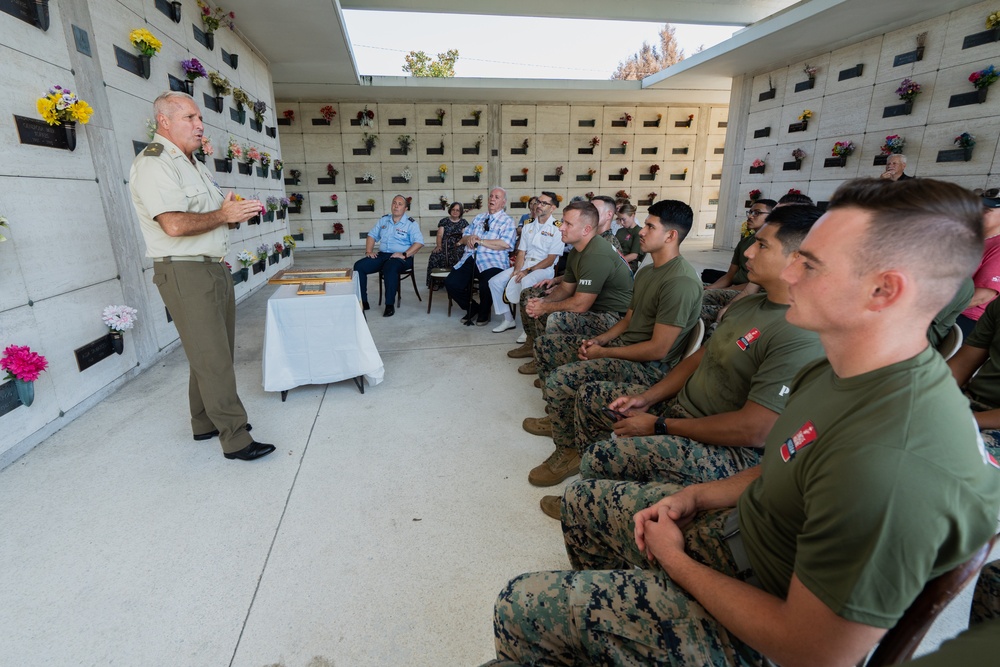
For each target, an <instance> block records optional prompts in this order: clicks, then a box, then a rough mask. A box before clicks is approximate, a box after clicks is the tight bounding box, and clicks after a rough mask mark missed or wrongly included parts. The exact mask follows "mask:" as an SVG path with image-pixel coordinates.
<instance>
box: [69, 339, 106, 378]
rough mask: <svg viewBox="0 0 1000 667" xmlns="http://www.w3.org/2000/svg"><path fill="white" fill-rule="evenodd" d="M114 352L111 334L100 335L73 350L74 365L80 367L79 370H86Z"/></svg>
mask: <svg viewBox="0 0 1000 667" xmlns="http://www.w3.org/2000/svg"><path fill="white" fill-rule="evenodd" d="M114 353H115V349H114V348H113V347H112V346H111V334H107V335H105V336H101V337H100V338H98V339H97V340H94V341H91V342H89V343H87V344H86V345H84V346H82V347H78V348H76V349H75V350H73V354H74V355H76V365H77V367H78V368H79V369H80V372H83V371H85V370H87V369H88V368H90V367H91V366H93V365H94V364H96V363H97V362H99V361H101V360H103V359H107V358H108V357H110V356H111V355H112V354H114Z"/></svg>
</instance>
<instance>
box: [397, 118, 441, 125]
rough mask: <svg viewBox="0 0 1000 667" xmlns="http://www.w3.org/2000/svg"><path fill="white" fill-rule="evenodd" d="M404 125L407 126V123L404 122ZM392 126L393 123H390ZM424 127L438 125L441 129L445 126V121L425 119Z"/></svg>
mask: <svg viewBox="0 0 1000 667" xmlns="http://www.w3.org/2000/svg"><path fill="white" fill-rule="evenodd" d="M403 123H404V124H405V123H406V121H405V120H404V121H403ZM391 124H392V123H390V125H391ZM424 125H436V126H437V127H441V126H442V125H444V120H442V119H441V118H425V119H424Z"/></svg>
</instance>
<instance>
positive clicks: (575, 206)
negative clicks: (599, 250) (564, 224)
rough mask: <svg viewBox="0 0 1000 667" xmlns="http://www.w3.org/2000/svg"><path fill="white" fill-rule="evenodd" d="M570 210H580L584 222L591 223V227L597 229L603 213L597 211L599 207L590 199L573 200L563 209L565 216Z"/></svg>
mask: <svg viewBox="0 0 1000 667" xmlns="http://www.w3.org/2000/svg"><path fill="white" fill-rule="evenodd" d="M570 211H579V212H580V218H581V219H582V220H583V224H585V225H590V228H591V229H593V230H595V231H596V230H597V223H598V222H600V220H601V214H600V213H598V212H597V207H596V206H594V205H593V204H592V203H590V202H589V201H575V202H571V203H570V204H569V206H567V207H566V208H564V209H563V217H566V214H567V213H569V212H570Z"/></svg>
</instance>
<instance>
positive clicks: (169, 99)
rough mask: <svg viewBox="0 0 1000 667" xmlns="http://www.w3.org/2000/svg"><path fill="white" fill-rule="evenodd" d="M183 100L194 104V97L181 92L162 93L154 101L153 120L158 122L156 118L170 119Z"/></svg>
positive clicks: (169, 91)
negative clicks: (164, 117)
mask: <svg viewBox="0 0 1000 667" xmlns="http://www.w3.org/2000/svg"><path fill="white" fill-rule="evenodd" d="M181 100H187V101H188V102H194V98H193V97H191V96H190V95H188V94H187V93H182V92H180V91H179V90H168V91H167V92H165V93H161V94H160V96H159V97H157V98H156V99H155V100H153V119H154V120H156V116H166V117H167V118H170V114H171V113H173V111H174V109H176V108H177V103H178V102H180V101H181ZM157 124H159V121H157Z"/></svg>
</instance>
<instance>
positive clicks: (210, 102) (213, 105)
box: [181, 81, 222, 113]
mask: <svg viewBox="0 0 1000 667" xmlns="http://www.w3.org/2000/svg"><path fill="white" fill-rule="evenodd" d="M181 83H182V84H183V83H184V82H183V81H182V82H181ZM181 90H183V88H182V89H181ZM202 100H204V102H205V108H206V109H211V110H212V111H214V112H215V113H222V109H220V108H219V103H218V101H217V100H216V99H215V98H214V97H213V96H211V95H209V94H208V93H202Z"/></svg>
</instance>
